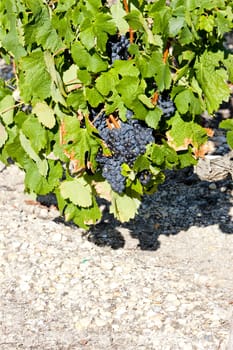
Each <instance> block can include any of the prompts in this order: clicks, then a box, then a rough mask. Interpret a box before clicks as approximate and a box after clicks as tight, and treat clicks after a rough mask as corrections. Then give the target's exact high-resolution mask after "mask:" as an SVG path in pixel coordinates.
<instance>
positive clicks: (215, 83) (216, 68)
mask: <svg viewBox="0 0 233 350" xmlns="http://www.w3.org/2000/svg"><path fill="white" fill-rule="evenodd" d="M221 62H224V58H223V53H222V52H208V51H205V52H204V53H203V55H201V56H200V58H199V59H197V60H196V63H195V66H194V68H195V70H196V77H197V81H198V83H199V84H200V86H201V88H202V90H203V93H204V94H205V100H206V106H207V111H208V112H209V113H213V112H214V111H216V110H217V109H218V108H219V105H220V103H222V101H228V98H229V93H230V90H229V87H228V85H227V83H226V82H227V79H228V74H227V71H226V70H225V68H223V67H222V66H221Z"/></svg>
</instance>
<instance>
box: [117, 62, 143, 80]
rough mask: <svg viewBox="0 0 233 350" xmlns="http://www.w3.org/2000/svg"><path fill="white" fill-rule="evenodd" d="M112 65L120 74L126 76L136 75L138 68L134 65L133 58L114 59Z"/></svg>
mask: <svg viewBox="0 0 233 350" xmlns="http://www.w3.org/2000/svg"><path fill="white" fill-rule="evenodd" d="M113 67H114V68H115V69H116V72H117V73H118V74H119V75H120V76H128V77H135V78H136V77H138V75H139V70H138V68H137V67H136V65H135V62H133V60H130V61H121V60H116V61H115V62H114V64H113Z"/></svg>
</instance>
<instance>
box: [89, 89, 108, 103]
mask: <svg viewBox="0 0 233 350" xmlns="http://www.w3.org/2000/svg"><path fill="white" fill-rule="evenodd" d="M86 98H87V101H88V102H89V103H90V105H91V106H92V107H98V105H99V104H100V103H102V102H104V99H103V97H102V96H101V95H100V93H99V92H98V90H96V89H95V88H92V89H90V88H86Z"/></svg>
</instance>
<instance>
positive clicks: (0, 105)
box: [0, 95, 15, 125]
mask: <svg viewBox="0 0 233 350" xmlns="http://www.w3.org/2000/svg"><path fill="white" fill-rule="evenodd" d="M14 105H15V100H14V98H13V97H12V95H6V96H5V97H4V98H3V99H2V100H0V116H1V118H2V120H3V121H4V123H5V124H6V125H9V124H11V123H12V122H13V115H14Z"/></svg>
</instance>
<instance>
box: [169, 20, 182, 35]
mask: <svg viewBox="0 0 233 350" xmlns="http://www.w3.org/2000/svg"><path fill="white" fill-rule="evenodd" d="M184 24H185V18H184V17H183V16H179V17H172V18H171V19H170V21H169V33H170V36H171V37H175V36H176V35H177V34H178V33H179V31H180V29H181V28H182V27H183V26H184Z"/></svg>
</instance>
